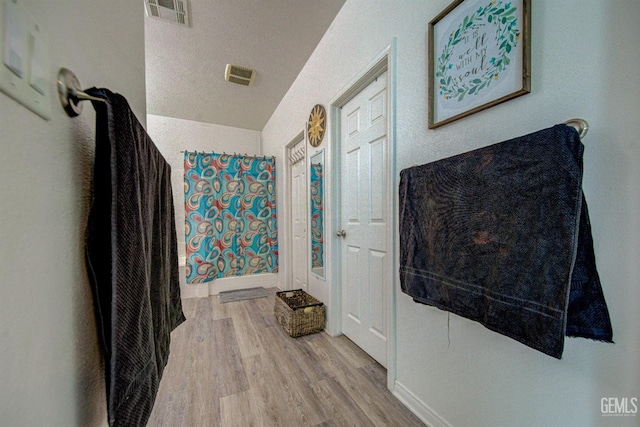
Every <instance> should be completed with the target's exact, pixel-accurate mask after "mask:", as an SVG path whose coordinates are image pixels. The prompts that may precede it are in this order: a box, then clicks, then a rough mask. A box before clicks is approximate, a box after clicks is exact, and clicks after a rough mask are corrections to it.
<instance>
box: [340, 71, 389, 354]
mask: <svg viewBox="0 0 640 427" xmlns="http://www.w3.org/2000/svg"><path fill="white" fill-rule="evenodd" d="M340 114H341V117H340V119H341V121H340V123H341V138H340V140H341V142H340V150H341V151H340V156H341V159H340V164H341V174H340V175H341V230H340V231H339V232H338V234H339V235H342V236H341V239H342V245H341V247H342V255H341V256H342V271H341V276H342V277H341V279H342V331H343V333H344V334H345V335H346V336H347V337H349V338H350V339H351V340H352V341H353V342H355V343H356V344H357V345H358V346H359V347H361V348H362V349H363V350H364V351H366V352H367V353H369V354H370V355H371V356H372V357H373V358H374V359H376V360H377V361H378V362H379V363H380V364H382V365H383V366H386V364H387V329H388V325H387V310H388V309H389V307H388V301H387V300H388V294H389V289H388V287H389V286H391V271H390V270H391V265H392V264H391V262H392V260H391V254H390V253H388V243H389V242H388V239H389V231H390V230H389V227H391V213H390V212H389V210H390V206H391V205H390V203H389V200H388V199H389V196H388V190H389V187H388V186H389V185H390V184H389V182H390V179H391V176H390V172H389V168H388V162H389V159H388V143H389V142H388V139H387V120H388V96H387V72H385V73H383V74H382V75H380V76H379V77H378V78H377V79H376V80H375V81H373V82H372V83H370V84H369V85H368V86H367V87H365V88H364V89H363V90H362V91H361V92H360V93H359V94H357V95H356V96H355V97H354V98H352V99H351V100H350V101H349V102H347V104H345V105H344V106H343V107H342V110H341V113H340Z"/></svg>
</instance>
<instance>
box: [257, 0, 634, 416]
mask: <svg viewBox="0 0 640 427" xmlns="http://www.w3.org/2000/svg"><path fill="white" fill-rule="evenodd" d="M449 3H450V0H438V1H431V2H425V1H423V0H413V1H409V0H407V1H399V0H398V1H386V0H377V1H373V0H367V1H365V0H348V1H347V3H346V4H345V6H344V7H343V8H342V10H341V11H340V13H339V15H338V16H337V18H336V19H335V21H334V22H333V24H332V26H331V28H330V29H329V31H328V32H327V34H326V35H325V37H324V38H323V40H322V42H321V43H320V45H319V46H318V48H317V49H316V51H315V52H314V54H313V55H312V57H311V58H310V59H309V61H308V63H307V64H306V66H305V68H304V69H303V71H302V72H301V73H300V75H299V77H298V79H297V80H296V82H295V84H294V85H293V87H292V88H291V89H290V90H289V92H288V94H287V96H286V97H285V98H284V99H283V101H282V102H281V104H280V105H279V107H278V109H277V110H276V112H275V113H274V114H273V116H272V117H271V119H270V121H269V123H268V124H267V126H266V127H265V129H264V131H263V134H262V140H263V152H264V153H265V154H267V155H276V156H278V161H279V163H278V167H280V168H281V167H282V164H281V163H282V147H283V145H284V144H286V143H287V142H289V141H291V140H292V138H293V137H294V136H295V135H296V134H297V133H298V132H299V131H300V128H301V127H302V126H303V125H304V123H305V120H306V117H307V115H308V113H309V111H310V110H311V108H312V107H313V105H315V104H316V103H321V104H324V105H325V107H328V106H329V104H330V102H331V100H332V99H335V98H336V96H338V95H339V94H341V93H342V91H343V90H344V89H345V85H347V83H348V82H350V81H351V80H352V79H353V78H354V77H355V76H356V75H358V74H359V73H361V72H362V71H363V70H364V68H365V67H366V66H367V64H369V63H370V62H371V61H372V60H373V59H374V58H375V57H376V56H377V55H378V54H379V53H380V52H382V51H383V50H384V48H385V47H386V46H388V45H389V44H390V43H391V41H392V39H393V38H394V37H395V38H397V64H396V65H397V76H396V77H397V81H396V89H397V99H396V102H397V110H396V159H397V163H396V176H398V175H399V172H400V170H402V169H403V168H406V167H409V166H412V165H414V164H421V163H426V162H430V161H434V160H437V159H440V158H444V157H448V156H451V155H455V154H458V153H461V152H465V151H468V150H471V149H474V148H479V147H482V146H486V145H490V144H492V143H496V142H500V141H502V140H505V139H509V138H513V137H516V136H519V135H523V134H526V133H530V132H533V131H536V130H539V129H542V128H546V127H549V126H552V125H554V124H556V123H560V122H563V121H564V120H567V119H569V118H572V117H581V118H584V119H586V120H588V121H589V123H590V125H591V128H590V131H589V134H588V135H587V137H586V139H585V141H584V142H585V145H586V152H585V160H584V164H585V173H584V191H585V195H586V198H587V201H588V203H589V209H590V214H591V221H592V226H593V237H594V241H595V250H596V257H597V261H598V268H599V272H600V276H601V280H602V283H603V288H604V293H605V297H606V299H607V303H608V306H609V310H610V313H611V317H612V322H613V329H614V340H615V341H616V344H615V345H612V344H603V343H598V342H593V341H590V340H585V339H567V341H566V345H565V352H564V357H563V359H562V360H555V359H553V358H550V357H548V356H545V355H543V354H542V353H539V352H537V351H535V350H532V349H530V348H528V347H525V346H523V345H521V344H519V343H517V342H516V341H513V340H511V339H509V338H506V337H503V336H501V335H499V334H496V333H493V332H491V331H489V330H487V329H485V328H483V327H482V326H481V325H479V324H477V323H474V322H471V321H468V320H466V319H463V318H461V317H458V316H455V315H451V316H450V318H449V316H448V314H447V313H446V312H444V311H441V310H438V309H436V308H432V307H426V306H423V305H420V304H415V303H413V301H412V300H411V298H409V297H407V296H406V295H404V294H402V293H401V292H400V291H399V278H398V277H397V273H396V278H395V283H394V288H395V289H396V301H395V312H396V316H397V317H396V329H397V331H396V333H397V336H396V339H397V349H396V358H397V360H396V365H395V372H392V375H391V376H392V377H395V379H396V383H395V384H392V387H393V388H394V391H395V393H396V394H398V395H400V396H401V397H403V398H405V399H407V400H408V401H409V402H410V403H411V404H412V405H413V409H414V410H415V411H416V412H417V413H419V414H420V416H422V417H423V419H425V420H426V421H428V422H430V423H434V424H436V425H447V424H449V425H451V426H456V427H462V426H476V427H477V426H496V425H526V426H548V425H557V426H560V425H561V426H608V425H611V426H613V425H616V426H620V425H628V426H631V425H638V423H639V422H640V414H638V415H636V416H635V417H603V416H602V415H601V410H600V402H601V398H603V397H629V398H631V397H637V398H640V369H639V368H640V367H639V362H638V361H639V360H640V332H638V327H637V325H638V324H639V323H640V322H639V321H640V316H639V315H638V309H637V304H638V301H640V290H639V289H640V288H639V287H638V283H639V279H640V267H639V263H638V260H639V259H640V244H639V243H638V238H639V237H640V221H638V214H637V212H638V211H639V210H640V191H638V189H637V186H638V183H640V169H639V168H637V166H636V165H635V164H636V163H637V161H638V160H640V145H639V144H638V143H637V138H638V135H640V122H639V121H638V120H637V117H638V114H639V113H640V83H639V81H638V79H637V75H638V70H639V69H640V44H638V43H637V40H639V39H640V31H639V30H638V23H639V22H640V2H637V1H635V0H618V1H615V2H602V1H600V0H587V1H584V0H565V1H562V2H558V1H552V0H535V1H532V4H533V5H532V41H531V47H532V93H530V94H528V95H525V96H522V97H520V98H517V99H514V100H511V101H509V102H507V103H504V104H501V105H499V106H496V107H493V108H491V109H489V110H485V111H483V112H480V113H477V114H474V115H472V116H470V117H467V118H465V119H462V120H459V121H457V122H454V123H452V124H450V125H447V126H444V127H441V128H438V129H436V130H427V120H426V118H427V105H426V99H427V83H426V80H427V77H426V76H427V64H426V52H427V35H426V32H427V24H428V22H429V21H430V20H431V19H432V18H434V17H435V16H436V15H437V14H438V13H439V12H440V11H441V10H442V9H444V8H445V7H446V6H447V5H448V4H449ZM330 125H331V124H330ZM331 143H332V141H330V140H328V141H327V140H325V142H323V146H325V147H326V146H329V147H330V146H331ZM280 176H281V177H282V175H280ZM282 188H283V181H282V180H281V179H280V180H279V182H278V192H279V193H282V192H281V189H282ZM395 203H396V205H397V200H396V201H395ZM281 205H282V200H281V201H280V204H279V205H278V208H279V209H280V211H279V212H283V210H282V209H281ZM279 218H280V228H281V229H282V219H283V218H285V216H284V215H280V216H279ZM329 235H333V233H331V232H329ZM285 251H286V248H281V251H280V254H281V257H282V258H284V257H286V252H285ZM329 259H330V258H329ZM280 274H283V273H280ZM281 281H282V280H281ZM331 285H332V283H331V282H330V281H329V282H327V286H331Z"/></svg>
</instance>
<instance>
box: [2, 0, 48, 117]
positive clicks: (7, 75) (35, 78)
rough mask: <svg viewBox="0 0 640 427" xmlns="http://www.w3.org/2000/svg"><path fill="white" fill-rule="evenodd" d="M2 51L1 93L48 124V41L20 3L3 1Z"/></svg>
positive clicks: (44, 32)
mask: <svg viewBox="0 0 640 427" xmlns="http://www.w3.org/2000/svg"><path fill="white" fill-rule="evenodd" d="M0 47H1V50H0V52H1V53H2V62H1V63H0V91H2V92H4V93H5V94H7V95H9V96H10V97H11V98H13V99H15V100H16V101H18V102H19V103H21V104H22V105H24V106H25V107H27V108H28V109H30V110H31V111H33V112H34V113H36V114H38V115H39V116H40V117H42V118H44V119H46V120H49V119H50V118H51V94H50V92H51V90H50V78H51V77H50V76H51V75H52V74H51V73H50V63H49V37H48V35H47V33H46V31H45V30H44V29H43V28H42V27H41V26H40V25H38V24H37V23H36V22H34V21H33V19H31V17H30V16H29V15H28V14H27V13H26V12H25V10H24V9H23V8H22V4H21V2H20V1H19V0H0Z"/></svg>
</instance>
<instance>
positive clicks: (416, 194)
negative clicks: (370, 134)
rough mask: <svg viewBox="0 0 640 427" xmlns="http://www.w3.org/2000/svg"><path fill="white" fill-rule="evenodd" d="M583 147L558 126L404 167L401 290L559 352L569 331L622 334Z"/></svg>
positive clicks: (606, 337) (605, 337)
mask: <svg viewBox="0 0 640 427" xmlns="http://www.w3.org/2000/svg"><path fill="white" fill-rule="evenodd" d="M583 150H584V147H583V145H582V143H581V142H580V138H579V136H578V133H577V132H576V131H575V129H573V128H571V127H569V126H567V125H556V126H554V127H552V128H549V129H545V130H541V131H539V132H535V133H533V134H530V135H526V136H522V137H519V138H515V139H512V140H509V141H505V142H501V143H498V144H495V145H491V146H488V147H485V148H481V149H478V150H474V151H471V152H468V153H465V154H460V155H457V156H454V157H450V158H447V159H444V160H440V161H436V162H433V163H429V164H426V165H422V166H415V167H412V168H409V169H405V170H403V171H402V172H401V173H400V282H401V287H402V291H403V292H405V293H406V294H408V295H410V296H411V297H413V299H414V300H415V301H416V302H420V303H423V304H428V305H432V306H435V307H438V308H440V309H443V310H448V311H450V312H452V313H455V314H458V315H460V316H463V317H466V318H468V319H471V320H475V321H478V322H480V323H481V324H483V325H484V326H485V327H487V328H489V329H491V330H493V331H496V332H498V333H501V334H503V335H506V336H508V337H511V338H513V339H515V340H518V341H520V342H521V343H523V344H525V345H527V346H529V347H532V348H534V349H537V350H539V351H541V352H543V353H546V354H548V355H550V356H553V357H556V358H558V359H559V358H561V357H562V352H563V348H564V336H565V335H568V336H576V337H584V338H591V339H594V340H600V341H606V342H612V336H613V334H612V329H611V321H610V319H609V312H608V310H607V305H606V303H605V300H604V296H603V293H602V287H601V284H600V279H599V277H598V272H597V270H596V264H595V255H594V251H593V241H592V238H591V225H590V223H589V214H588V212H587V203H586V201H585V200H584V195H583V193H582V154H583Z"/></svg>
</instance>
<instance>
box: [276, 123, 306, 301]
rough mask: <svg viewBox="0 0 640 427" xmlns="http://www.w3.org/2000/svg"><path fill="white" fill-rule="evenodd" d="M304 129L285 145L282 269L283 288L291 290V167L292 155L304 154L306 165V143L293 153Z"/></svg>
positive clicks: (302, 138) (301, 140) (292, 162)
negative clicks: (299, 150)
mask: <svg viewBox="0 0 640 427" xmlns="http://www.w3.org/2000/svg"><path fill="white" fill-rule="evenodd" d="M304 141H305V139H304V129H303V130H302V131H301V132H300V133H299V134H297V135H296V136H295V137H294V138H293V139H292V140H291V141H290V142H289V143H288V144H287V145H286V146H285V147H284V153H283V154H284V156H283V157H284V163H285V168H284V170H285V177H284V178H285V180H284V182H285V189H284V192H285V200H286V202H285V203H286V205H285V209H286V215H285V218H286V220H285V221H284V223H283V224H284V227H283V228H284V234H285V239H284V240H285V241H284V242H283V243H284V246H285V248H284V249H285V253H286V257H285V262H286V265H284V266H283V265H280V266H279V268H280V271H284V272H285V279H284V280H285V283H284V286H282V287H281V288H282V290H291V289H293V282H294V280H293V267H292V266H293V239H292V232H293V209H292V203H293V190H292V188H291V180H292V178H293V174H292V171H291V168H292V167H293V164H294V163H296V162H295V161H294V160H293V158H292V156H298V155H303V156H304V157H305V158H304V162H305V165H306V147H307V144H306V143H305V144H304V147H305V150H304V152H303V153H302V154H300V153H293V151H292V150H293V147H295V146H296V145H298V144H299V143H300V142H304Z"/></svg>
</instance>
